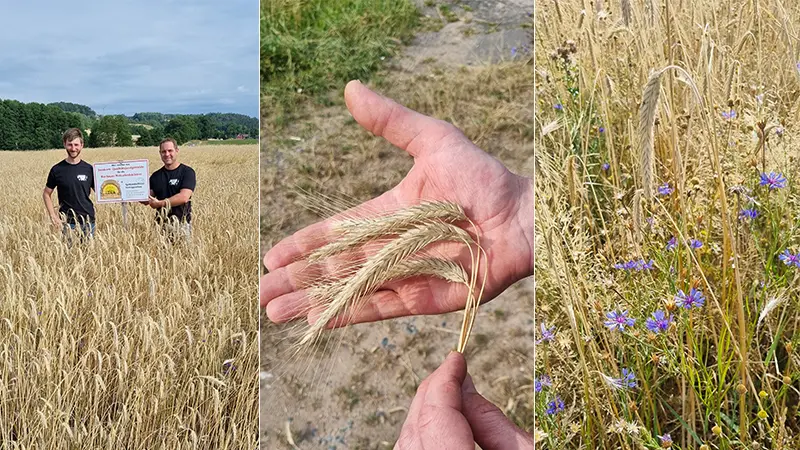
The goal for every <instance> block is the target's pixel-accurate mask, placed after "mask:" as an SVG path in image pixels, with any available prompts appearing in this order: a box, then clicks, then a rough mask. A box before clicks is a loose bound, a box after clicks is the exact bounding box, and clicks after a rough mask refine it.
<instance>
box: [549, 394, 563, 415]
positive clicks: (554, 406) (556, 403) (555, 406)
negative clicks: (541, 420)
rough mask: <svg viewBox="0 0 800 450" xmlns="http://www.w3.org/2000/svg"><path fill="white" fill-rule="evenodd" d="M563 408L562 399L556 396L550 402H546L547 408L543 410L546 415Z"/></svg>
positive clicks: (555, 412)
mask: <svg viewBox="0 0 800 450" xmlns="http://www.w3.org/2000/svg"><path fill="white" fill-rule="evenodd" d="M563 410H564V400H561V397H559V396H556V398H555V399H553V400H552V401H551V402H549V403H547V410H546V411H545V412H546V413H547V414H548V415H551V416H552V415H553V414H557V413H559V412H561V411H563Z"/></svg>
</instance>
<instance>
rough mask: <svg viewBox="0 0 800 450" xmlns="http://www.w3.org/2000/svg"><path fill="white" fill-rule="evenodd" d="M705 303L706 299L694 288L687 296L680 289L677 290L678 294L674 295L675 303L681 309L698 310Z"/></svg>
mask: <svg viewBox="0 0 800 450" xmlns="http://www.w3.org/2000/svg"><path fill="white" fill-rule="evenodd" d="M705 301H706V298H705V297H704V296H703V293H702V292H700V291H698V290H697V289H695V288H692V290H691V291H689V294H688V295H687V294H685V293H684V292H683V291H682V290H680V289H678V293H677V294H675V303H677V304H678V306H680V307H681V308H686V309H691V308H700V307H701V306H703V304H704V303H705Z"/></svg>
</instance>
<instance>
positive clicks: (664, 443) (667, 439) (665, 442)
mask: <svg viewBox="0 0 800 450" xmlns="http://www.w3.org/2000/svg"><path fill="white" fill-rule="evenodd" d="M656 437H657V438H658V440H659V441H661V448H670V447H671V446H672V437H671V436H670V435H669V433H664V435H663V436H659V435H656Z"/></svg>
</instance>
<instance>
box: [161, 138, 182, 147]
mask: <svg viewBox="0 0 800 450" xmlns="http://www.w3.org/2000/svg"><path fill="white" fill-rule="evenodd" d="M167 142H172V145H173V146H174V147H175V149H176V150H177V149H178V142H177V141H176V140H175V139H173V138H171V137H165V138H164V139H162V140H161V142H159V143H158V149H159V150H160V149H161V146H162V145H164V144H165V143H167Z"/></svg>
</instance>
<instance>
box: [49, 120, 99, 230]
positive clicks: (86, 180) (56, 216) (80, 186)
mask: <svg viewBox="0 0 800 450" xmlns="http://www.w3.org/2000/svg"><path fill="white" fill-rule="evenodd" d="M62 141H63V143H64V149H65V150H66V151H67V157H66V158H65V159H64V160H63V161H61V162H60V163H58V164H56V165H55V166H53V167H52V168H50V173H49V174H48V175H47V183H46V184H45V188H44V192H42V199H43V200H44V205H45V208H46V209H47V214H48V215H49V216H50V221H51V222H52V224H53V226H54V227H56V228H61V229H62V232H63V233H64V234H65V235H66V234H67V233H68V232H69V231H70V230H76V229H77V230H80V232H81V233H82V234H83V235H93V234H94V205H93V204H92V200H91V199H90V197H89V196H90V194H91V191H92V189H94V169H93V168H92V165H91V164H89V163H87V162H86V161H83V160H81V150H82V149H83V133H82V132H81V130H79V129H77V128H70V129H69V130H67V131H65V132H64V135H63V137H62ZM56 189H57V190H58V203H59V208H58V213H56V210H55V208H54V207H53V200H52V198H51V197H52V195H53V191H54V190H56Z"/></svg>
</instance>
